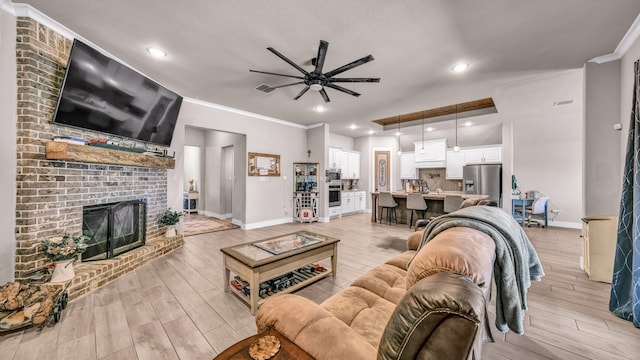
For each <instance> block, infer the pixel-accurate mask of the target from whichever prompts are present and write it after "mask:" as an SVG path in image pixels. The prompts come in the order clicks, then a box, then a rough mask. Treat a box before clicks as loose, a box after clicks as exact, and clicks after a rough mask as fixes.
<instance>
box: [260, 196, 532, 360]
mask: <svg viewBox="0 0 640 360" xmlns="http://www.w3.org/2000/svg"><path fill="white" fill-rule="evenodd" d="M473 208H486V207H484V206H483V207H480V206H476V207H472V208H468V209H465V210H459V211H458V212H461V213H462V214H461V215H460V217H461V218H467V217H474V218H476V219H475V220H474V221H479V222H480V223H483V220H482V218H483V217H492V216H497V217H503V215H501V214H499V213H495V214H494V212H496V211H502V210H500V209H497V208H493V209H491V210H481V211H476V210H474V209H473ZM458 212H455V213H452V214H449V215H446V217H448V218H451V220H452V221H448V222H447V221H444V222H442V221H434V222H432V224H430V225H429V226H427V229H426V231H425V233H424V235H422V236H421V237H414V238H413V239H412V240H411V241H409V242H408V248H409V249H408V250H407V251H406V252H404V253H402V254H401V255H398V256H396V257H394V258H392V259H391V260H389V261H387V262H386V263H384V264H382V265H380V266H378V267H376V268H374V269H372V270H370V271H369V272H368V273H366V274H364V275H363V276H362V277H360V278H358V279H357V280H355V281H354V282H353V283H352V284H351V285H350V286H349V287H347V288H346V289H344V290H342V291H340V292H339V293H337V294H335V295H333V296H332V297H330V298H329V299H327V300H326V301H324V302H323V303H322V304H316V303H314V302H312V301H310V300H308V299H305V298H303V297H300V296H297V295H292V294H288V295H282V296H278V297H274V298H272V299H270V300H268V301H266V302H265V303H264V304H263V305H262V306H261V307H260V308H259V309H258V312H257V313H256V324H257V327H258V331H259V332H262V331H266V330H267V329H270V328H275V329H276V330H277V331H278V332H280V333H281V334H283V335H284V336H285V337H287V338H288V339H289V340H291V341H292V342H294V343H295V344H297V345H298V346H299V347H301V348H302V349H303V350H305V351H306V352H307V353H309V354H310V355H312V356H313V357H315V358H317V359H327V360H329V359H331V360H333V359H348V360H357V359H375V358H376V357H377V358H378V359H480V357H481V349H482V344H483V343H484V342H487V341H492V338H491V334H490V331H489V326H488V324H487V315H486V306H487V303H488V302H489V296H490V294H491V286H492V285H491V284H492V273H493V269H494V261H495V260H496V255H499V257H500V261H502V262H504V261H505V259H504V258H503V257H504V244H503V242H502V240H496V238H495V237H496V234H495V233H494V231H493V230H485V229H484V228H483V227H482V226H484V224H481V225H482V226H480V227H478V226H475V225H470V226H466V225H465V226H451V224H457V223H458V222H457V221H460V217H458V218H456V215H455V214H456V213H458ZM509 218H510V217H504V219H505V221H506V222H507V223H508V222H509V220H508V219H509ZM478 219H479V220H478ZM436 220H438V219H436ZM511 220H513V219H511ZM514 222H515V221H514ZM432 225H433V226H432ZM506 227H510V225H509V224H507V226H506ZM516 227H517V229H520V228H519V227H518V226H517V224H516ZM516 227H513V228H511V229H506V232H512V233H513V234H515V236H516V237H519V236H524V238H522V239H520V238H519V239H516V241H518V242H522V244H523V245H526V246H524V248H526V251H523V250H522V247H521V246H519V245H518V246H515V247H514V248H512V249H511V250H510V251H511V253H513V254H515V256H516V257H517V258H519V260H517V262H521V263H522V264H523V265H524V266H525V267H527V269H526V272H527V274H529V273H530V275H531V278H538V277H539V276H542V268H541V267H540V266H539V262H538V259H537V255H536V254H535V251H534V250H533V249H532V248H531V247H530V246H529V245H530V244H529V243H528V239H526V235H524V233H523V232H522V233H518V230H517V229H516ZM498 230H499V231H498V232H499V233H501V232H503V231H505V229H503V228H501V229H498ZM520 231H521V229H520ZM500 236H502V235H498V237H500ZM497 249H498V250H500V251H499V252H498V251H497ZM531 252H532V253H533V254H531ZM530 259H531V260H530ZM499 266H501V267H505V268H509V266H510V265H509V264H504V263H503V264H499ZM496 269H497V267H496ZM516 270H517V271H520V270H519V268H518V269H516ZM500 272H501V273H502V274H501V276H505V277H506V278H509V279H508V280H509V282H511V280H512V278H513V276H510V275H508V274H507V275H505V274H503V271H502V270H500ZM514 272H516V271H514ZM527 276H528V275H527ZM496 280H497V281H496V284H498V285H500V284H502V283H503V281H502V279H496ZM498 280H499V281H498ZM528 280H529V279H527V281H528ZM525 283H526V281H525ZM523 286H526V287H527V288H528V285H527V284H523ZM503 287H504V284H503ZM516 290H517V289H516ZM525 290H526V289H525ZM515 293H516V294H517V293H518V292H517V291H515ZM507 295H509V294H508V292H507ZM507 295H505V294H504V289H502V290H500V292H498V296H502V300H503V301H502V303H504V304H503V305H504V306H505V308H506V309H507V310H509V311H512V310H513V309H514V308H516V309H517V308H518V307H519V308H521V309H522V311H524V310H525V309H526V299H524V301H523V299H511V300H509V296H510V295H509V296H507ZM517 297H518V296H517V295H516V298H517ZM511 303H514V304H515V305H513V307H511V305H512V304H511ZM501 310H502V309H497V310H496V311H501ZM513 315H515V316H507V319H506V320H505V322H506V323H508V326H509V328H511V329H512V330H514V331H517V332H518V333H520V328H519V326H521V324H519V323H518V321H520V322H521V320H522V316H523V315H522V314H513ZM502 325H503V324H502V323H498V322H497V323H496V326H498V327H499V329H500V330H501V331H507V329H506V328H504V327H503V326H502Z"/></svg>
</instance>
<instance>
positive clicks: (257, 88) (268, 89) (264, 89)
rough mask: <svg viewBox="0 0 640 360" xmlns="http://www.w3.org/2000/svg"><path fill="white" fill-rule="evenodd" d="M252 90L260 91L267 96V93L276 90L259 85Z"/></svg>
mask: <svg viewBox="0 0 640 360" xmlns="http://www.w3.org/2000/svg"><path fill="white" fill-rule="evenodd" d="M254 89H256V90H260V91H262V92H265V93H267V94H268V93H270V92H272V91H273V90H275V89H276V88H273V87H271V86H269V85H267V84H260V85H258V86H256V87H254Z"/></svg>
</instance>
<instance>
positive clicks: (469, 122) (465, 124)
mask: <svg viewBox="0 0 640 360" xmlns="http://www.w3.org/2000/svg"><path fill="white" fill-rule="evenodd" d="M471 125H473V123H472V122H471V121H467V122H466V123H464V126H471Z"/></svg>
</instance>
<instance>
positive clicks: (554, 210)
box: [551, 209, 560, 214]
mask: <svg viewBox="0 0 640 360" xmlns="http://www.w3.org/2000/svg"><path fill="white" fill-rule="evenodd" d="M551 212H552V213H553V214H560V210H558V209H553V210H551Z"/></svg>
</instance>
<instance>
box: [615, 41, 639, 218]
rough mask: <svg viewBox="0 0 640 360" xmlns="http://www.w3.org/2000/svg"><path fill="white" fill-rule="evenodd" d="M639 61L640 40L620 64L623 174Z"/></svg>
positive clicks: (621, 157)
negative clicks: (634, 76) (634, 78)
mask: <svg viewBox="0 0 640 360" xmlns="http://www.w3.org/2000/svg"><path fill="white" fill-rule="evenodd" d="M638 59H640V39H638V40H636V41H635V42H634V43H633V45H632V46H631V48H629V50H628V51H627V53H626V54H625V56H623V57H622V59H621V62H620V91H621V94H620V122H621V123H622V131H621V134H620V136H621V140H620V155H619V157H618V162H619V163H620V171H621V172H624V158H625V154H626V151H627V136H628V132H629V120H630V119H631V102H632V97H633V63H634V62H635V61H637V60H638ZM620 184H621V185H622V180H620ZM621 185H619V186H621ZM620 189H622V187H620ZM618 197H619V195H618ZM616 214H617V213H616Z"/></svg>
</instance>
